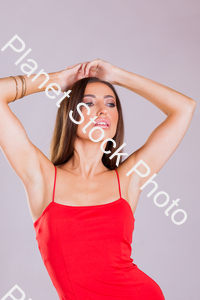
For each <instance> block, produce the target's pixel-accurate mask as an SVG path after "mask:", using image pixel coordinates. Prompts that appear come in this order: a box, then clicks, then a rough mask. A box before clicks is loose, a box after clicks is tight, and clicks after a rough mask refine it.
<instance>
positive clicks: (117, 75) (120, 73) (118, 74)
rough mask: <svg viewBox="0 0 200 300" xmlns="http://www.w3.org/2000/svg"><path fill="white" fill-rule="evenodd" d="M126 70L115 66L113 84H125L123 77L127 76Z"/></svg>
mask: <svg viewBox="0 0 200 300" xmlns="http://www.w3.org/2000/svg"><path fill="white" fill-rule="evenodd" d="M125 72H126V71H125V70H123V69H121V68H119V67H115V68H114V70H113V84H115V85H120V86H121V85H122V84H123V81H124V80H123V78H124V77H125Z"/></svg>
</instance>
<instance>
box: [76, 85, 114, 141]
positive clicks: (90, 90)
mask: <svg viewBox="0 0 200 300" xmlns="http://www.w3.org/2000/svg"><path fill="white" fill-rule="evenodd" d="M82 102H83V103H86V104H87V105H88V107H89V108H90V114H89V115H87V108H86V107H84V106H81V112H82V114H83V116H84V121H83V123H82V124H79V125H78V128H77V136H78V137H80V138H82V139H86V140H90V141H91V139H90V137H89V132H90V130H91V129H92V128H94V127H96V126H98V127H101V128H102V129H103V131H104V137H103V138H102V139H101V141H100V143H102V141H104V140H105V139H107V138H113V137H114V136H115V133H116V129H117V123H118V110H117V106H116V97H115V94H114V92H113V91H112V90H111V88H109V87H108V86H107V85H106V84H104V83H101V82H91V83H88V84H87V86H86V88H85V92H84V96H83V99H82ZM94 116H97V118H96V119H95V120H94V122H95V123H98V122H106V124H107V125H105V124H96V125H95V124H94V123H91V124H90V125H89V126H88V127H87V128H86V129H85V131H86V133H84V132H83V131H82V129H83V127H84V126H85V125H86V124H87V123H88V122H90V121H91V120H90V118H92V117H94ZM80 119H81V118H80ZM80 119H79V120H80ZM91 136H92V138H93V139H94V140H98V139H99V138H100V137H101V136H102V132H101V130H99V129H96V130H94V131H93V132H92V135H91Z"/></svg>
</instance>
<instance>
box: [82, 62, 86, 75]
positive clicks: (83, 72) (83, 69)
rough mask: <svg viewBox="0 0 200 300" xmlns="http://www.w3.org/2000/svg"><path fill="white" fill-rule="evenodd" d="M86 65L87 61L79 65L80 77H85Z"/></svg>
mask: <svg viewBox="0 0 200 300" xmlns="http://www.w3.org/2000/svg"><path fill="white" fill-rule="evenodd" d="M86 65H87V62H86V63H83V64H82V66H81V73H82V77H85V66H86Z"/></svg>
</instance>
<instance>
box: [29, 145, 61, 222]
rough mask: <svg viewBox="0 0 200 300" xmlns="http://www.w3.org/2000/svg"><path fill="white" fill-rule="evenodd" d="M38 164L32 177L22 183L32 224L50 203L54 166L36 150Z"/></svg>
mask: <svg viewBox="0 0 200 300" xmlns="http://www.w3.org/2000/svg"><path fill="white" fill-rule="evenodd" d="M36 151H37V158H38V161H39V164H38V165H37V166H36V167H35V168H34V169H33V174H34V175H33V176H32V177H31V179H30V180H28V181H27V182H26V183H24V187H25V190H26V195H27V200H28V204H29V209H30V213H31V217H32V220H33V222H35V221H36V220H37V219H38V218H39V217H40V215H41V214H42V212H43V211H44V209H45V208H46V207H47V206H48V204H49V203H50V202H51V201H52V195H53V185H54V178H55V166H54V165H53V163H52V162H51V161H50V160H49V159H48V158H47V157H46V156H45V155H44V153H42V152H41V151H40V150H39V149H38V148H37V150H36Z"/></svg>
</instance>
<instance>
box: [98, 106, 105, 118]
mask: <svg viewBox="0 0 200 300" xmlns="http://www.w3.org/2000/svg"><path fill="white" fill-rule="evenodd" d="M97 115H99V116H100V115H107V109H106V107H105V106H102V107H101V108H100V109H99V110H98V111H97Z"/></svg>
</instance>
